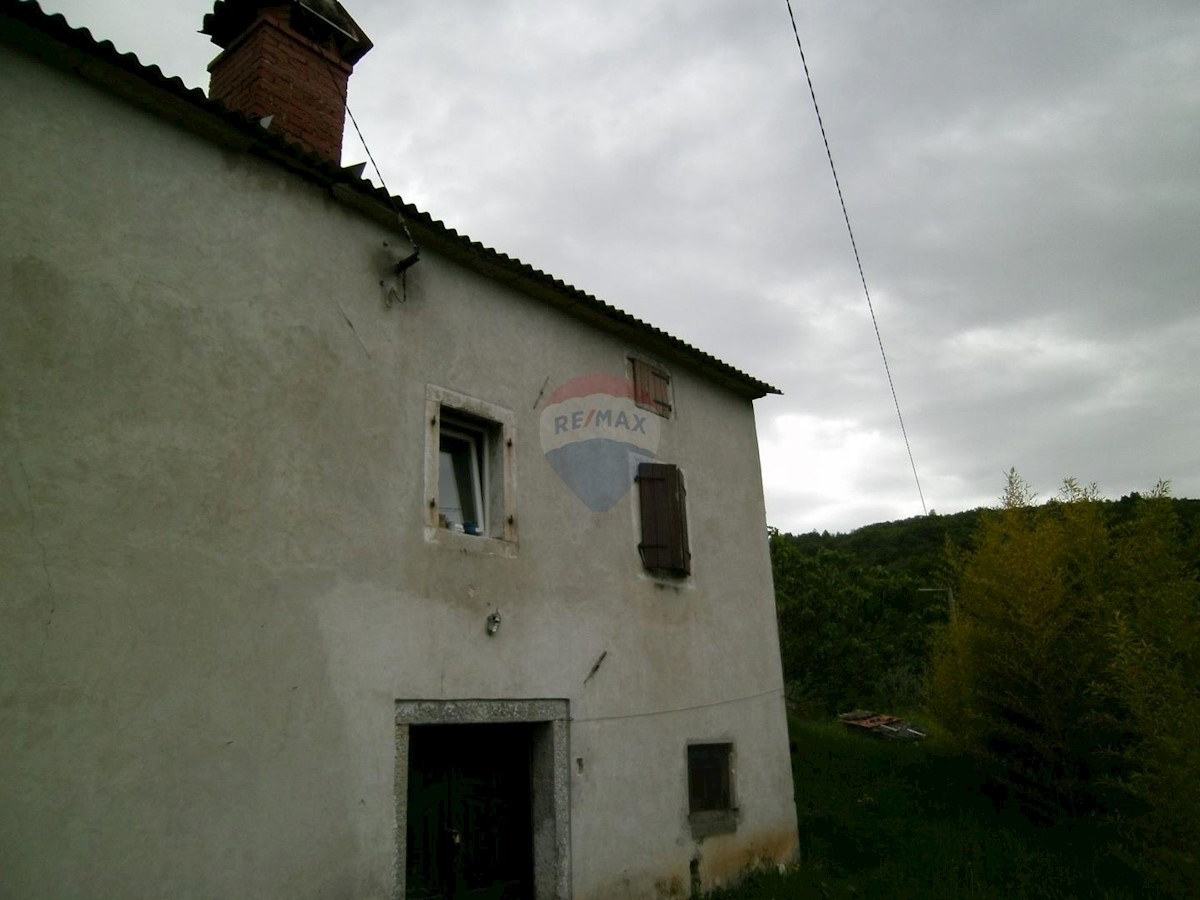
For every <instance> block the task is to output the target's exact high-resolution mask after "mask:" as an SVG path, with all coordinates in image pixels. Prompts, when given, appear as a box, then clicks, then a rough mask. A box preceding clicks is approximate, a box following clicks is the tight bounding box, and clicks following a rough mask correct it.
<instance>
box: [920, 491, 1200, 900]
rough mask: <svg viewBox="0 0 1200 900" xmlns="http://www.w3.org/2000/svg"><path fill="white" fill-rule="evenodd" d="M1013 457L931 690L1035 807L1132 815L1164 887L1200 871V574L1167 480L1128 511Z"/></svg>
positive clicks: (1050, 814) (992, 767)
mask: <svg viewBox="0 0 1200 900" xmlns="http://www.w3.org/2000/svg"><path fill="white" fill-rule="evenodd" d="M1033 499H1034V495H1033V493H1032V491H1031V490H1030V487H1029V485H1028V483H1027V482H1025V481H1024V480H1023V479H1022V478H1021V477H1020V476H1019V475H1018V474H1017V473H1016V471H1015V470H1010V472H1009V473H1008V475H1007V476H1006V486H1005V490H1004V492H1003V494H1002V495H1001V508H1000V509H999V510H996V511H992V512H991V513H989V514H988V515H985V516H984V517H983V518H982V520H981V524H980V530H979V533H978V536H977V540H976V544H975V548H974V549H973V550H971V551H969V552H967V553H966V554H965V555H964V557H963V560H962V566H961V570H960V573H959V580H958V591H957V596H958V609H959V615H958V617H957V619H956V621H955V622H953V623H950V624H948V625H947V627H946V629H945V631H944V633H943V635H942V638H941V640H940V642H939V644H938V648H937V651H936V653H935V658H934V662H933V665H932V671H931V679H930V689H929V695H930V703H931V707H932V709H933V711H934V712H935V714H936V715H937V716H938V718H940V719H941V720H942V722H943V725H944V726H945V727H947V728H948V729H950V730H951V731H953V732H954V733H956V734H957V735H959V737H960V738H961V739H962V740H963V742H964V743H965V744H966V745H967V746H968V747H969V748H970V749H971V750H973V751H974V752H975V753H976V754H977V755H978V756H979V757H980V758H981V759H982V760H983V761H984V762H985V763H986V765H987V767H988V770H989V771H990V772H991V773H992V774H993V776H994V777H995V779H996V781H997V782H999V783H1001V784H1003V785H1004V786H1005V788H1006V789H1007V791H1008V792H1009V795H1010V796H1011V797H1012V798H1013V799H1015V800H1016V801H1017V802H1019V804H1020V805H1021V807H1022V808H1024V809H1025V810H1026V811H1028V812H1031V813H1034V814H1035V815H1037V816H1038V817H1039V818H1042V819H1048V820H1052V821H1060V822H1061V821H1067V820H1070V819H1072V818H1075V817H1078V816H1081V815H1085V814H1094V815H1102V816H1105V817H1108V818H1109V819H1110V820H1111V821H1114V822H1116V821H1120V822H1122V823H1123V824H1122V827H1123V828H1124V829H1125V830H1126V833H1127V836H1128V837H1130V839H1132V840H1135V845H1136V846H1137V847H1138V848H1139V852H1138V853H1137V854H1136V859H1137V861H1139V862H1141V863H1143V864H1144V865H1145V866H1146V868H1147V871H1148V872H1149V873H1150V874H1151V875H1152V876H1153V877H1154V878H1156V879H1157V880H1159V882H1160V884H1162V886H1164V887H1166V888H1168V889H1170V890H1172V891H1173V892H1174V891H1185V890H1190V889H1191V888H1194V887H1196V886H1197V884H1198V875H1200V870H1198V868H1197V856H1196V851H1195V849H1194V847H1193V843H1194V840H1195V837H1196V835H1198V834H1200V703H1198V702H1197V701H1198V700H1200V694H1198V685H1200V589H1198V586H1197V582H1196V579H1195V577H1194V571H1193V568H1192V566H1193V562H1194V560H1195V553H1194V550H1193V548H1192V547H1191V545H1190V544H1189V542H1188V540H1187V538H1186V537H1185V535H1184V534H1183V533H1182V531H1181V529H1180V527H1179V523H1178V520H1177V518H1176V516H1175V512H1174V509H1173V507H1172V505H1171V503H1170V501H1169V498H1168V496H1167V487H1166V485H1165V484H1160V485H1159V486H1158V487H1157V488H1156V489H1155V490H1154V491H1152V492H1150V493H1149V494H1147V495H1144V496H1142V497H1140V498H1138V499H1137V500H1136V501H1135V505H1134V507H1133V509H1132V511H1131V514H1130V515H1129V516H1128V517H1126V518H1124V519H1123V520H1116V518H1115V517H1114V515H1113V514H1112V508H1111V505H1110V504H1105V503H1102V502H1100V501H1099V492H1098V490H1097V489H1096V487H1095V485H1087V486H1082V485H1080V483H1079V482H1078V481H1076V480H1075V479H1073V478H1071V479H1067V480H1066V481H1065V482H1064V484H1063V489H1062V491H1060V494H1059V498H1058V499H1056V500H1052V501H1050V502H1049V503H1047V504H1045V505H1043V506H1040V507H1035V506H1033V505H1032V503H1033Z"/></svg>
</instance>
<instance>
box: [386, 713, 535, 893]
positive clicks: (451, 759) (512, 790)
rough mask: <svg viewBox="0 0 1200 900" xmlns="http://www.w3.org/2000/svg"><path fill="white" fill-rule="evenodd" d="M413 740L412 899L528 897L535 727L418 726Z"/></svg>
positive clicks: (410, 793) (410, 791) (410, 795)
mask: <svg viewBox="0 0 1200 900" xmlns="http://www.w3.org/2000/svg"><path fill="white" fill-rule="evenodd" d="M408 740H409V743H408V829H407V830H408V861H407V874H406V883H407V895H408V897H409V898H411V900H529V898H531V897H532V896H533V825H532V816H531V809H532V807H531V804H530V779H529V767H530V749H531V746H532V726H531V725H527V724H514V725H414V726H412V727H411V728H410V729H409V739H408Z"/></svg>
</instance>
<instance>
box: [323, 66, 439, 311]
mask: <svg viewBox="0 0 1200 900" xmlns="http://www.w3.org/2000/svg"><path fill="white" fill-rule="evenodd" d="M325 72H326V74H327V75H328V76H329V80H330V82H332V83H333V89H334V90H335V91H337V94H338V96H339V97H340V98H341V101H342V106H343V107H345V109H346V115H347V116H349V117H350V124H351V125H353V126H354V133H355V134H357V135H358V140H359V143H361V144H362V145H363V150H365V151H366V153H367V159H369V160H370V161H371V168H372V169H374V170H375V177H376V178H378V179H379V186H380V187H382V188H383V192H384V193H385V194H387V198H388V204H389V205H390V206H391V207H392V212H394V213H395V214H396V221H397V222H399V223H400V230H401V231H403V232H404V237H405V238H406V239H407V240H408V242H409V243H410V244H412V247H413V252H412V254H411V255H410V256H408V257H407V258H406V259H403V260H401V261H400V262H399V263H398V264H397V265H396V274H398V275H399V276H400V290H401V292H402V295H403V296H402V297H401V300H400V302H401V303H403V302H405V301H406V300H407V299H408V270H409V268H410V267H411V266H412V264H413V263H415V262H416V261H417V259H418V258H419V257H420V255H421V247H420V245H419V244H418V243H417V241H416V239H415V238H414V237H413V236H412V232H411V231H409V230H408V223H407V222H406V221H405V220H404V212H403V210H402V209H401V208H400V206H399V205H397V203H396V198H395V197H394V196H392V192H391V191H390V190H388V186H387V182H386V181H384V180H383V173H382V172H381V171H379V163H377V162H375V155H374V154H373V153H371V148H370V147H369V146H368V145H367V139H366V138H365V137H363V133H362V129H361V128H359V127H358V119H356V118H354V113H353V111H351V109H350V100H349V96H348V95H349V87H350V86H349V85H348V84H347V85H346V92H345V93H343V90H342V87H341V85H339V84H338V80H337V76H336V75H334V74H333V68H332V64H331V63H330V62H329V60H325ZM394 291H395V289H394V288H393V289H392V291H391V292H390V293H394ZM388 305H389V306H391V301H390V298H389V302H388Z"/></svg>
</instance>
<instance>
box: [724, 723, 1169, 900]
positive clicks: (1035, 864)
mask: <svg viewBox="0 0 1200 900" xmlns="http://www.w3.org/2000/svg"><path fill="white" fill-rule="evenodd" d="M791 732H792V740H793V742H794V744H795V751H794V752H793V754H792V766H793V773H794V777H795V784H796V813H797V818H798V822H799V828H800V857H801V858H800V864H799V866H797V867H795V868H794V869H793V870H791V871H788V872H786V873H784V874H779V873H778V872H776V871H765V872H761V873H757V874H755V875H752V876H751V877H749V878H747V880H746V881H745V882H743V883H742V884H741V885H739V886H738V887H737V888H735V889H732V890H725V891H717V892H714V893H712V894H710V895H708V896H709V897H710V900H768V898H776V900H781V898H786V897H817V898H852V897H853V898H860V897H914V898H917V897H919V898H939V897H944V898H993V897H994V898H997V900H999V898H1004V900H1010V898H1022V897H1028V898H1035V897H1036V898H1076V897H1086V898H1112V900H1117V898H1125V897H1129V898H1133V897H1146V896H1151V892H1150V891H1149V890H1148V888H1147V887H1146V886H1145V885H1144V883H1143V882H1142V881H1141V880H1140V878H1139V877H1138V876H1137V875H1136V874H1135V873H1134V872H1133V871H1132V870H1131V869H1130V868H1129V867H1128V866H1126V865H1125V864H1124V863H1123V862H1122V861H1121V860H1120V858H1119V856H1118V855H1117V853H1116V851H1115V850H1114V849H1113V848H1112V844H1111V841H1112V840H1113V838H1114V835H1113V834H1112V833H1110V832H1109V831H1107V830H1105V829H1104V828H1102V827H1100V826H1099V825H1093V824H1084V825H1078V826H1075V827H1071V828H1067V827H1060V828H1047V827H1038V826H1035V825H1032V824H1031V823H1029V822H1028V821H1027V820H1026V819H1025V818H1024V817H1023V816H1022V815H1020V814H1019V813H1018V812H1015V811H1007V810H1000V811H998V810H997V809H996V808H995V807H994V806H993V804H992V802H991V801H990V800H989V799H988V798H987V797H986V796H985V795H984V794H983V793H982V792H981V790H980V788H981V779H980V776H979V773H978V772H977V770H976V767H975V765H974V764H973V762H972V761H971V760H970V759H969V758H968V757H966V756H964V755H962V754H961V753H959V752H958V751H957V750H956V749H955V748H954V747H953V746H951V745H950V744H949V743H948V742H946V741H944V740H939V739H938V738H937V737H936V735H935V736H934V737H931V738H930V739H929V740H927V741H924V742H922V743H919V744H904V743H896V742H890V741H882V740H878V739H874V738H871V737H869V736H864V735H859V734H854V733H851V732H850V731H848V730H847V729H846V728H844V727H843V726H842V725H840V724H838V723H836V722H831V723H828V724H826V723H819V724H818V723H811V722H793V723H792V727H791Z"/></svg>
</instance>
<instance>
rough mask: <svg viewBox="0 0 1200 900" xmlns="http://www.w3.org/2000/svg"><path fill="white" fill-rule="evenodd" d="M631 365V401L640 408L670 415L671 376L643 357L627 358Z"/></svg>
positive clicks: (661, 414)
mask: <svg viewBox="0 0 1200 900" xmlns="http://www.w3.org/2000/svg"><path fill="white" fill-rule="evenodd" d="M629 362H630V364H631V365H632V366H633V402H634V403H636V404H637V405H638V406H640V407H641V408H642V409H648V410H650V411H651V412H655V413H658V414H659V415H660V416H663V417H664V418H668V419H669V418H670V417H671V408H672V407H671V376H670V375H668V374H667V373H666V372H665V371H663V370H662V369H660V368H658V367H657V366H652V365H651V364H650V363H648V362H646V361H645V360H644V359H638V358H637V357H635V356H634V357H630V358H629Z"/></svg>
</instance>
